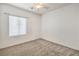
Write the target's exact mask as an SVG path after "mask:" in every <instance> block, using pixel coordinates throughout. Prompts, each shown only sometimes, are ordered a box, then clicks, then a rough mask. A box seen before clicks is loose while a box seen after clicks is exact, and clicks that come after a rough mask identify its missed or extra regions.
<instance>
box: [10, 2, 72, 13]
mask: <svg viewBox="0 0 79 59" xmlns="http://www.w3.org/2000/svg"><path fill="white" fill-rule="evenodd" d="M10 5H13V6H16V7H19V8H22V9H25V10H28V11H31V12H34V13H37V14H45V13H47V12H49V11H53V10H56V9H58V8H61V7H64V6H67V5H70V4H69V3H44V5H45V6H46V7H47V8H41V9H39V10H33V9H31V7H32V6H33V5H34V4H33V3H10Z"/></svg>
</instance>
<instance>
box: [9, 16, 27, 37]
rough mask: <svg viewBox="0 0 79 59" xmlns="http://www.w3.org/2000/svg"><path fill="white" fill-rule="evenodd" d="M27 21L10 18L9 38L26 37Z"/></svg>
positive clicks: (22, 18)
mask: <svg viewBox="0 0 79 59" xmlns="http://www.w3.org/2000/svg"><path fill="white" fill-rule="evenodd" d="M26 23H27V19H26V18H24V17H17V16H9V36H18V35H24V34H26V33H27V24H26Z"/></svg>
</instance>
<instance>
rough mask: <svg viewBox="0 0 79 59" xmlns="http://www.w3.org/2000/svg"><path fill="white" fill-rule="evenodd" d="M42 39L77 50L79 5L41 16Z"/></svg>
mask: <svg viewBox="0 0 79 59" xmlns="http://www.w3.org/2000/svg"><path fill="white" fill-rule="evenodd" d="M41 33H42V34H41V35H42V38H44V39H47V40H49V41H52V42H55V43H58V44H62V45H64V46H68V47H71V48H74V49H78V50H79V4H71V5H69V6H65V7H63V8H60V9H57V10H55V11H51V12H49V13H47V14H45V15H43V16H42V32H41Z"/></svg>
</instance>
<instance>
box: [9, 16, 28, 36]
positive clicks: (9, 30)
mask: <svg viewBox="0 0 79 59" xmlns="http://www.w3.org/2000/svg"><path fill="white" fill-rule="evenodd" d="M9 16H15V17H21V18H25V19H26V32H25V34H19V35H13V36H10V34H9V32H10V29H9V25H10V24H9ZM27 33H28V17H24V16H17V15H12V14H8V36H9V37H19V36H25V35H26V34H27Z"/></svg>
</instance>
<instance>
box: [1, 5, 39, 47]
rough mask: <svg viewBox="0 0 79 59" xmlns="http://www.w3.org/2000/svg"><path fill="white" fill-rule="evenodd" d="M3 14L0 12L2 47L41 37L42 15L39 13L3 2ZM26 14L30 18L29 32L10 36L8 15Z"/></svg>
mask: <svg viewBox="0 0 79 59" xmlns="http://www.w3.org/2000/svg"><path fill="white" fill-rule="evenodd" d="M0 6H1V11H0V12H1V14H0V32H1V33H0V48H5V47H8V46H12V45H16V44H19V43H23V42H27V41H30V40H34V39H37V38H39V36H40V35H39V32H40V16H38V15H37V14H34V13H31V12H28V11H25V10H22V9H19V8H16V7H14V6H10V5H7V4H2V5H0ZM5 13H9V14H12V15H18V16H24V17H29V18H28V33H27V34H26V35H24V36H18V37H9V36H8V29H9V28H8V15H7V14H5Z"/></svg>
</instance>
